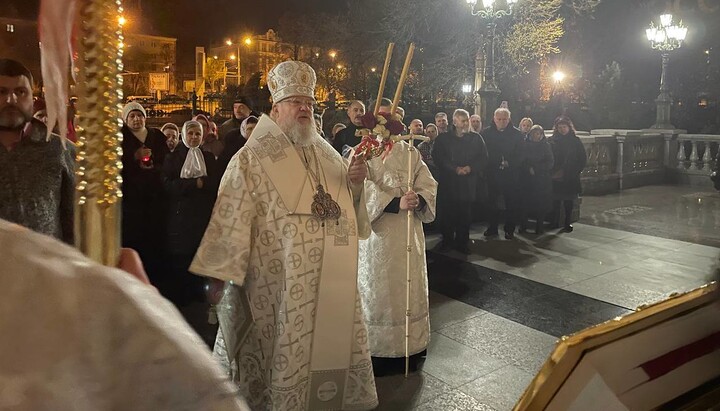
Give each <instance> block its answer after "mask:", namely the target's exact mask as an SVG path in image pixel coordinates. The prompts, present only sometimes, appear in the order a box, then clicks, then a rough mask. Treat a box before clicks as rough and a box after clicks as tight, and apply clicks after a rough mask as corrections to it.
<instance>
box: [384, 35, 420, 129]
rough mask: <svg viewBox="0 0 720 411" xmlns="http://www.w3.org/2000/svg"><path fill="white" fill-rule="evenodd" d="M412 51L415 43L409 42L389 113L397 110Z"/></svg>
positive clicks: (413, 51) (391, 113)
mask: <svg viewBox="0 0 720 411" xmlns="http://www.w3.org/2000/svg"><path fill="white" fill-rule="evenodd" d="M413 53H415V43H410V48H408V53H407V56H405V64H404V65H403V69H402V73H400V81H399V82H398V85H397V88H396V89H395V96H394V97H393V101H392V108H391V109H390V115H393V114H395V110H397V107H398V104H399V103H400V97H401V96H402V91H403V87H405V80H406V79H407V75H408V71H409V70H410V62H411V61H412V58H413Z"/></svg>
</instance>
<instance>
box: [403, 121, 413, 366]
mask: <svg viewBox="0 0 720 411" xmlns="http://www.w3.org/2000/svg"><path fill="white" fill-rule="evenodd" d="M408 141H409V145H408V149H407V152H408V176H407V177H408V179H407V181H408V191H410V190H412V188H413V181H412V174H413V172H412V150H413V135H412V133H410V140H408ZM413 212H414V211H413V210H408V212H407V242H406V244H407V253H406V258H405V268H406V270H405V271H406V272H405V280H406V281H407V283H406V285H405V378H407V377H408V374H409V373H410V258H411V257H412V228H413Z"/></svg>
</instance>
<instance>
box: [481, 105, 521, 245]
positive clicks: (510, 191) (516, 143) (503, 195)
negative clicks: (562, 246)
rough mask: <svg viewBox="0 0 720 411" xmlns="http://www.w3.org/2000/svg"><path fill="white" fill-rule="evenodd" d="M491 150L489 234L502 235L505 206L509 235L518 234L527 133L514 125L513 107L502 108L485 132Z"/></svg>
mask: <svg viewBox="0 0 720 411" xmlns="http://www.w3.org/2000/svg"><path fill="white" fill-rule="evenodd" d="M482 136H483V138H484V139H485V144H487V151H488V169H487V177H488V207H487V208H488V211H489V215H488V229H487V230H486V231H485V236H486V237H494V236H497V235H498V223H499V221H500V217H501V214H502V211H503V210H505V226H504V230H505V238H506V239H508V240H510V239H512V238H514V237H515V226H516V225H517V221H518V219H519V213H520V206H521V204H520V199H519V196H520V190H519V178H520V169H521V164H522V155H521V144H522V142H523V139H524V136H523V134H522V132H521V131H520V130H518V129H517V128H515V127H513V125H512V121H511V119H510V110H508V109H506V108H502V107H501V108H499V109H497V110H495V114H494V115H493V123H492V124H491V125H490V127H488V128H486V129H485V130H483V132H482Z"/></svg>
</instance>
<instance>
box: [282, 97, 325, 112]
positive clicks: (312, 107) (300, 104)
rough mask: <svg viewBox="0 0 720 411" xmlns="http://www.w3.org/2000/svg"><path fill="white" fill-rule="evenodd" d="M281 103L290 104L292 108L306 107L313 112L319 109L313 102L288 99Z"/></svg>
mask: <svg viewBox="0 0 720 411" xmlns="http://www.w3.org/2000/svg"><path fill="white" fill-rule="evenodd" d="M281 103H290V104H291V105H292V106H295V107H305V108H307V109H310V110H313V111H314V110H315V109H316V108H317V104H315V102H314V101H312V100H298V99H296V98H288V99H285V100H283V101H281Z"/></svg>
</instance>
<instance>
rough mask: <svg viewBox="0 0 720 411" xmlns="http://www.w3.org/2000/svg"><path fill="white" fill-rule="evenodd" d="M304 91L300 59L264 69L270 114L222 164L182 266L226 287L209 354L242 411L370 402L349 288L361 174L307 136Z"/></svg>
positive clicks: (355, 303) (312, 79)
mask: <svg viewBox="0 0 720 411" xmlns="http://www.w3.org/2000/svg"><path fill="white" fill-rule="evenodd" d="M315 84H316V76H315V71H314V70H313V69H312V68H311V67H310V66H309V65H307V64H305V63H302V62H297V61H285V62H282V63H280V64H278V65H277V66H275V67H274V68H273V69H272V70H270V72H269V73H268V86H269V89H270V92H271V93H272V97H273V101H274V104H273V108H272V112H271V114H270V116H267V115H263V116H262V117H261V118H260V121H259V122H258V124H257V126H256V127H255V130H254V131H253V137H252V138H251V139H249V140H248V141H247V143H246V144H245V146H244V147H243V148H241V149H240V151H239V152H238V153H237V154H236V155H235V156H234V157H233V158H232V160H231V161H230V164H229V165H228V168H227V170H226V172H225V175H224V177H223V180H222V183H221V185H220V190H219V192H218V199H217V202H216V203H215V209H214V210H213V216H212V217H211V220H210V224H209V226H208V229H207V231H206V232H205V237H204V238H203V241H202V243H201V245H200V248H199V249H198V252H197V254H196V256H195V259H194V261H193V263H192V265H191V267H190V270H191V271H192V272H194V273H197V274H201V275H205V276H208V277H213V278H215V279H217V280H219V281H220V282H225V286H224V290H223V293H222V294H223V295H222V299H221V301H220V303H219V304H218V306H217V311H218V319H219V322H220V330H219V332H218V336H217V340H216V343H215V349H214V352H215V355H216V356H217V357H218V359H219V360H220V362H221V363H222V364H223V365H224V366H225V367H226V368H227V370H228V372H229V374H230V376H231V377H232V379H233V380H234V381H235V382H236V383H237V384H238V386H239V388H240V391H241V393H242V394H243V396H245V397H246V398H247V399H248V402H249V404H250V406H251V408H252V409H263V410H288V409H297V410H317V409H326V410H348V409H352V410H369V409H373V408H375V407H376V406H377V404H378V401H377V394H376V391H375V383H374V379H373V372H372V365H371V362H370V354H369V352H368V341H367V329H366V327H365V324H364V321H363V313H362V308H361V304H360V301H359V297H358V289H357V261H358V251H357V250H358V238H366V237H367V236H368V235H369V231H370V226H369V221H368V217H367V210H366V208H365V201H364V198H363V197H364V195H363V190H364V189H363V186H364V181H365V177H366V175H367V168H366V165H365V163H364V162H362V161H355V160H352V161H350V164H349V165H346V163H345V162H344V161H343V160H342V158H341V157H340V155H339V154H338V153H337V152H336V151H335V150H334V149H333V148H332V146H330V144H329V143H327V142H326V141H325V140H323V139H322V138H321V137H320V136H319V135H318V134H317V131H316V130H315V124H314V120H313V106H314V104H315V98H314V92H315ZM214 284H215V287H217V284H218V283H217V282H215V283H214ZM211 291H212V290H211ZM211 294H212V292H211Z"/></svg>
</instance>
